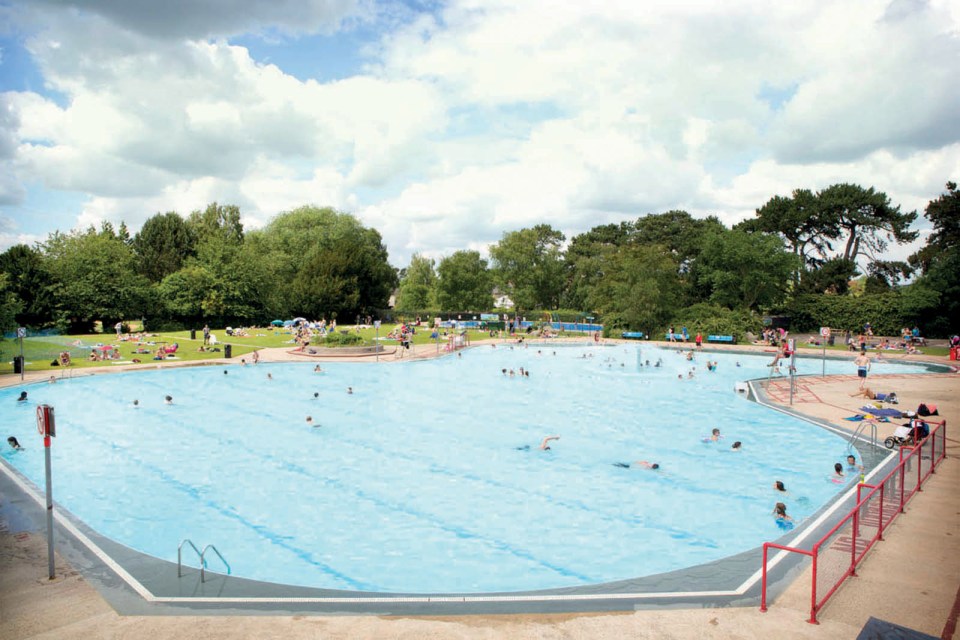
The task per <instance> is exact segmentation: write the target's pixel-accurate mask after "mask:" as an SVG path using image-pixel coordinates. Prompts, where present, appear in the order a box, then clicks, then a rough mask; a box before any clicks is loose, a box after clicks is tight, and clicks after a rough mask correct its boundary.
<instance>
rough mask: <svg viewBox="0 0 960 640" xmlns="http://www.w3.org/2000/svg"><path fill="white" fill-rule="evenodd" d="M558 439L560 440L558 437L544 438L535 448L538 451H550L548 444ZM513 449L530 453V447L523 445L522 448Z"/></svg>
mask: <svg viewBox="0 0 960 640" xmlns="http://www.w3.org/2000/svg"><path fill="white" fill-rule="evenodd" d="M559 439H560V436H547V437H546V438H544V439H543V440H541V441H540V446H538V447H537V448H538V449H540V450H541V451H550V442H551V441H552V440H559ZM514 449H516V450H517V451H530V445H528V444H525V445H523V446H522V447H514Z"/></svg>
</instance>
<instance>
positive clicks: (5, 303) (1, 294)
mask: <svg viewBox="0 0 960 640" xmlns="http://www.w3.org/2000/svg"><path fill="white" fill-rule="evenodd" d="M9 283H10V278H9V276H8V274H6V273H4V272H2V271H0V340H3V334H4V333H5V332H7V331H11V330H13V329H16V328H17V314H18V313H19V312H20V309H21V308H22V307H23V303H22V302H21V301H20V298H18V297H17V294H16V293H14V292H13V291H11V290H10V287H9Z"/></svg>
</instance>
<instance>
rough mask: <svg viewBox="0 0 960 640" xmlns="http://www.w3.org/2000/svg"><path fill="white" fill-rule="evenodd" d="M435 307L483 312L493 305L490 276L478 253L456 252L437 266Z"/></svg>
mask: <svg viewBox="0 0 960 640" xmlns="http://www.w3.org/2000/svg"><path fill="white" fill-rule="evenodd" d="M437 275H438V277H437V304H438V305H439V307H440V308H441V309H443V310H445V311H486V310H487V309H489V308H490V307H492V306H493V276H492V274H491V273H490V270H489V269H488V268H487V261H486V260H484V259H483V258H481V257H480V252H479V251H457V252H455V253H453V254H451V255H449V256H447V257H445V258H442V259H441V260H440V264H439V265H438V266H437Z"/></svg>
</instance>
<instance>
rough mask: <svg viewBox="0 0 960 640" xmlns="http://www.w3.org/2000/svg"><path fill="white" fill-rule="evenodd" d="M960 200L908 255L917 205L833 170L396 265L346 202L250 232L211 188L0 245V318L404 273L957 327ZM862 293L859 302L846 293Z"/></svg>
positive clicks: (570, 296) (177, 315)
mask: <svg viewBox="0 0 960 640" xmlns="http://www.w3.org/2000/svg"><path fill="white" fill-rule="evenodd" d="M958 214H960V193H958V191H957V187H956V185H955V184H954V183H948V184H947V191H946V193H944V194H941V195H940V197H938V198H937V199H936V200H933V201H931V202H930V204H929V205H928V206H927V209H926V217H927V218H928V219H929V220H930V222H931V223H932V224H933V228H934V229H933V233H932V234H931V235H930V236H929V237H928V238H927V243H926V245H925V246H924V247H923V248H922V249H921V250H920V251H919V252H918V253H916V254H915V255H914V256H911V258H910V260H909V261H908V262H903V261H891V260H886V259H885V252H886V250H887V249H888V247H889V245H890V244H899V243H906V242H910V241H913V240H915V239H916V238H917V235H918V232H917V231H916V230H913V229H911V227H912V226H913V224H914V222H915V221H916V218H917V214H916V212H901V211H900V208H899V207H898V206H894V205H893V204H892V203H891V202H890V199H889V198H888V197H887V196H886V194H884V193H882V192H877V191H875V190H874V189H872V188H871V189H864V188H862V187H860V186H857V185H850V184H838V185H833V186H831V187H828V188H826V189H824V190H822V191H819V192H811V191H809V190H797V191H794V192H793V194H792V195H791V196H790V197H780V196H777V197H775V198H772V199H771V200H770V201H769V202H767V203H766V204H764V205H763V206H762V207H760V208H759V209H757V212H756V216H755V217H754V218H751V219H749V220H746V221H744V222H742V223H740V224H738V225H736V226H734V227H733V228H727V227H725V226H724V225H723V224H722V223H721V222H720V221H719V220H718V219H717V218H715V217H708V218H704V219H695V218H693V217H692V216H690V215H689V214H688V213H686V212H684V211H668V212H666V213H660V214H650V215H646V216H642V217H640V218H638V219H636V220H633V221H624V222H621V223H619V224H607V225H600V226H597V227H594V228H593V229H591V230H589V231H587V232H585V233H582V234H580V235H577V236H574V237H572V238H570V240H569V242H567V238H566V237H565V236H564V234H563V233H561V232H560V231H558V230H556V229H554V228H552V227H551V226H550V225H547V224H541V225H537V226H534V227H532V228H525V229H520V230H517V231H511V232H508V233H505V234H504V235H503V237H502V238H501V240H500V241H499V242H497V243H495V244H493V245H491V246H490V248H489V261H488V260H487V259H484V258H483V257H482V256H481V254H480V253H479V252H477V251H457V252H455V253H453V254H452V255H449V256H446V257H444V258H442V259H440V260H439V261H434V260H432V259H429V258H427V257H424V256H422V255H420V254H415V255H414V256H413V258H412V259H411V261H410V264H409V265H408V266H407V267H406V268H404V269H401V270H399V271H398V270H396V269H394V268H393V267H391V266H390V264H389V262H388V254H387V249H386V247H385V246H384V244H383V241H382V238H381V236H380V234H379V233H378V232H377V231H376V230H374V229H369V228H366V227H364V226H363V225H362V224H361V223H360V222H359V221H358V220H357V219H356V218H354V217H353V216H351V215H349V214H345V213H340V212H337V211H334V210H332V209H321V208H316V207H301V208H299V209H296V210H294V211H289V212H286V213H282V214H280V215H278V216H277V217H276V218H274V219H273V220H272V221H271V222H270V224H268V225H267V226H266V227H265V228H263V229H260V230H256V231H251V232H245V231H244V229H243V226H242V224H241V223H240V211H239V210H238V208H237V207H234V206H221V205H218V204H216V203H214V204H211V205H209V206H208V207H207V208H206V209H205V210H203V211H195V212H193V213H192V214H190V215H189V216H187V217H183V216H181V215H179V214H177V213H175V212H170V213H163V214H157V215H155V216H153V217H151V218H150V219H148V220H147V221H146V222H145V223H144V225H143V227H142V228H141V229H140V231H139V233H137V234H136V235H135V236H133V237H131V236H130V234H129V232H128V231H127V229H126V227H125V226H124V225H123V224H121V225H120V227H119V229H114V227H113V226H112V225H110V224H104V225H102V227H101V228H100V229H93V228H90V229H87V230H83V231H74V232H71V233H68V234H64V233H60V232H55V233H53V234H51V235H50V236H49V237H48V238H47V240H46V241H45V242H43V243H39V244H38V245H37V246H34V247H28V246H25V245H19V246H15V247H12V248H11V249H9V250H7V251H6V252H4V253H3V254H0V326H2V327H3V328H4V329H9V328H10V326H11V325H14V324H17V323H19V324H21V325H27V326H31V327H37V328H40V327H45V326H51V325H55V326H57V327H58V328H60V329H62V330H70V331H76V330H83V331H86V330H89V329H90V327H91V325H92V323H93V322H94V321H97V320H101V321H105V322H111V323H112V322H115V321H117V320H118V319H135V318H137V319H139V318H143V317H146V318H149V319H150V321H151V325H152V326H154V327H160V326H162V325H178V326H199V325H200V324H202V323H203V322H208V323H212V324H215V325H221V324H255V323H257V324H259V323H265V322H269V321H270V320H272V319H274V318H287V317H292V316H299V315H302V316H306V317H310V318H319V317H327V318H332V317H339V318H341V319H344V318H346V319H350V320H352V319H353V318H354V317H355V316H357V315H364V316H365V315H368V314H370V315H375V316H378V315H380V314H381V312H382V311H383V310H384V309H385V308H386V306H387V301H388V298H389V297H390V295H391V292H392V291H394V290H395V289H396V287H397V286H398V285H399V295H398V296H397V300H396V308H397V309H398V310H399V311H403V312H409V313H433V312H436V311H449V312H469V311H473V312H480V311H489V310H491V309H492V308H493V306H494V297H493V292H494V290H495V289H496V290H499V292H501V293H502V294H505V295H507V296H509V297H510V299H511V300H512V301H513V302H514V303H515V304H516V308H517V310H518V311H519V312H520V313H521V314H524V313H525V312H528V313H532V312H533V310H558V309H569V310H577V311H587V312H590V313H591V314H592V315H594V316H596V317H598V318H602V320H603V322H604V323H605V324H606V325H607V326H608V327H612V328H623V329H634V330H642V331H647V332H651V333H653V332H655V331H659V330H661V329H662V328H664V327H666V326H667V325H668V324H670V323H671V322H680V321H688V322H690V323H692V322H697V323H702V324H706V325H709V322H708V319H709V318H715V319H718V318H726V319H727V320H728V321H732V320H730V319H731V318H738V319H740V320H737V322H739V323H740V326H742V325H743V324H744V323H755V322H757V318H758V317H759V314H760V313H765V312H780V313H786V314H787V315H793V316H795V317H797V318H798V319H802V320H801V321H802V323H803V324H805V325H810V326H815V325H816V324H818V323H825V324H833V326H837V324H836V323H837V322H843V323H853V324H856V323H859V322H861V321H862V320H863V321H870V322H872V323H873V324H874V325H875V326H877V325H878V324H879V325H881V326H882V323H883V322H884V321H885V319H884V318H877V317H869V318H866V319H865V320H864V319H863V318H859V317H857V315H856V313H855V312H854V313H851V311H850V309H862V310H863V313H864V314H875V313H882V314H883V315H885V316H887V317H888V319H887V321H889V322H890V323H893V322H896V323H904V322H907V323H909V324H911V325H912V324H920V325H921V326H922V327H925V328H926V329H927V331H928V332H931V333H937V334H945V333H947V332H948V331H951V330H952V329H953V328H952V327H951V326H950V324H949V323H950V320H949V319H950V318H952V317H957V315H956V311H957V309H956V300H957V295H956V294H957V274H958V273H960V269H958V267H960V255H958V252H960V248H958V247H960V243H958V226H960V222H958V220H960V215H958ZM858 265H864V266H865V271H864V273H862V274H861V273H860V271H859V266H858ZM912 275H915V276H916V278H915V279H914V280H913V282H912V283H910V284H907V285H904V284H902V282H904V281H905V280H907V279H908V278H910V277H911V276H912ZM858 276H862V277H859V278H858ZM876 297H879V298H882V299H883V301H882V302H881V301H876V300H874V298H876ZM852 298H857V299H858V300H859V301H860V304H859V305H852V306H851V305H847V306H844V305H843V304H841V303H839V302H838V300H848V299H852ZM840 309H842V311H840ZM889 309H896V310H897V312H896V313H889V312H887V311H884V310H889ZM717 322H719V320H717ZM710 328H711V327H710V326H704V329H705V330H710ZM713 328H715V329H716V330H723V329H724V328H723V327H720V326H714V327H713ZM798 328H799V329H803V330H806V329H809V328H810V327H809V326H802V327H798ZM851 328H852V327H851ZM884 328H889V329H894V328H896V329H899V327H894V326H893V325H892V324H891V326H890V327H884ZM726 331H730V329H729V328H727V329H726Z"/></svg>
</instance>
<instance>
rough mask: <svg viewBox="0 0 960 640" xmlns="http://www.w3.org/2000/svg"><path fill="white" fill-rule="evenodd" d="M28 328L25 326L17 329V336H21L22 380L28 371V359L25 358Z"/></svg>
mask: <svg viewBox="0 0 960 640" xmlns="http://www.w3.org/2000/svg"><path fill="white" fill-rule="evenodd" d="M26 333H27V330H26V329H25V328H23V327H20V328H18V329H17V337H18V338H20V380H21V381H22V380H23V376H24V375H25V373H26V371H27V361H26V360H24V359H23V336H24V335H26Z"/></svg>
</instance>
